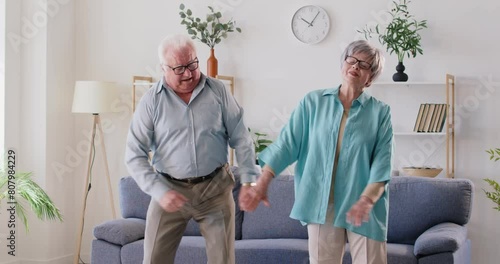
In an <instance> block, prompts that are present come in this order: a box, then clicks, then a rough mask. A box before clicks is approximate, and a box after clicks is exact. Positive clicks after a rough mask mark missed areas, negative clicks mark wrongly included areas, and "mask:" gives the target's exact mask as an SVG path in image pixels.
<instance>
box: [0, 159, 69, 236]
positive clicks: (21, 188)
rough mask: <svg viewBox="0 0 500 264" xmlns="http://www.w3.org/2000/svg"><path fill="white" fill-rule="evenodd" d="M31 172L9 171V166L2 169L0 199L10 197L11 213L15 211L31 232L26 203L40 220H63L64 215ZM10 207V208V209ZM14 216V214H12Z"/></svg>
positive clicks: (0, 174) (0, 173)
mask: <svg viewBox="0 0 500 264" xmlns="http://www.w3.org/2000/svg"><path fill="white" fill-rule="evenodd" d="M31 176H32V173H31V172H15V173H14V174H12V172H9V170H8V169H7V168H2V169H1V171H0V201H2V200H3V199H8V203H9V208H11V206H13V210H12V211H11V213H12V214H13V212H14V211H15V213H16V215H17V217H19V219H20V220H21V222H22V223H23V224H24V227H25V229H26V232H29V225H28V218H27V216H26V209H25V206H26V204H27V205H28V206H30V207H31V211H33V213H34V214H35V216H36V217H37V218H38V219H40V220H42V221H43V220H59V221H63V216H62V214H61V212H60V211H59V209H58V208H57V207H56V206H55V204H54V202H52V200H51V199H50V197H49V196H48V195H47V193H46V192H45V191H44V190H43V189H42V188H41V187H40V186H39V185H38V184H37V183H36V182H35V181H33V179H32V178H31ZM9 208H8V209H9ZM11 218H12V216H11Z"/></svg>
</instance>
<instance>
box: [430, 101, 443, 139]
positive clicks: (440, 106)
mask: <svg viewBox="0 0 500 264" xmlns="http://www.w3.org/2000/svg"><path fill="white" fill-rule="evenodd" d="M443 108H444V104H438V105H437V106H436V115H435V118H434V121H433V122H432V126H431V132H439V130H438V128H439V126H438V124H439V117H440V116H441V112H442V111H443Z"/></svg>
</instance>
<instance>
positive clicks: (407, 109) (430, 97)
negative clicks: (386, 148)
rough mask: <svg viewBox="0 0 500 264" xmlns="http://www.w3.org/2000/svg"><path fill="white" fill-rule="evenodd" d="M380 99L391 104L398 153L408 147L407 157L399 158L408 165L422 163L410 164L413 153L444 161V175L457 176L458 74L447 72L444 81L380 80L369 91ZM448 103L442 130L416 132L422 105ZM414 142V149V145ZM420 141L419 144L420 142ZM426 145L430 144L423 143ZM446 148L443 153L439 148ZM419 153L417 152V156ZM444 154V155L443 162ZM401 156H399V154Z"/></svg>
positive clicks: (429, 159)
mask: <svg viewBox="0 0 500 264" xmlns="http://www.w3.org/2000/svg"><path fill="white" fill-rule="evenodd" d="M366 91H367V92H368V93H370V94H372V95H373V96H375V97H376V98H377V99H379V100H382V101H383V102H385V103H387V104H389V105H390V106H391V115H392V123H393V130H394V137H395V141H396V155H398V146H399V148H400V149H401V148H403V147H406V148H407V149H406V150H405V151H406V152H407V153H409V154H407V156H408V157H407V158H404V157H399V158H400V159H401V160H403V161H402V162H401V163H404V165H405V166H423V165H424V164H408V163H411V162H409V160H411V158H412V157H411V155H413V156H418V155H420V156H422V153H424V157H425V158H424V161H423V163H425V162H429V161H430V162H437V163H441V164H440V166H441V165H442V166H444V167H445V170H443V172H444V173H445V175H444V176H445V177H447V178H454V176H455V162H454V161H455V132H454V126H455V77H454V76H453V75H450V74H447V75H446V78H445V81H444V82H378V83H373V84H372V86H371V87H370V88H368V89H367V90H366ZM423 103H436V104H442V103H446V104H447V105H448V113H447V117H446V123H445V128H444V129H443V130H444V131H443V132H439V133H422V132H413V128H414V125H415V121H416V118H417V113H418V109H419V107H420V104H423ZM412 144H413V145H415V146H416V147H415V146H414V147H413V150H412V149H411V147H410V146H411V145H412ZM419 144H420V145H419ZM423 144H427V145H429V146H430V147H427V149H426V146H422V145H423ZM442 145H443V146H444V145H446V146H445V147H444V152H445V154H444V153H439V152H442V151H440V149H442V148H443V146H442ZM417 154H418V155H417ZM442 156H445V157H446V158H445V161H444V162H439V161H441V160H442ZM396 158H398V157H396Z"/></svg>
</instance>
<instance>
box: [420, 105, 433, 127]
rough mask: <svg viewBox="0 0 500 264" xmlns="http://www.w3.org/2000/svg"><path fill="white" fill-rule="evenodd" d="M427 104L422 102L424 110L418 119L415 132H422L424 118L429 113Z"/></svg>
mask: <svg viewBox="0 0 500 264" xmlns="http://www.w3.org/2000/svg"><path fill="white" fill-rule="evenodd" d="M429 106H430V105H429V104H424V112H423V114H422V119H420V122H419V124H418V130H417V132H424V125H425V120H426V119H427V114H428V113H429Z"/></svg>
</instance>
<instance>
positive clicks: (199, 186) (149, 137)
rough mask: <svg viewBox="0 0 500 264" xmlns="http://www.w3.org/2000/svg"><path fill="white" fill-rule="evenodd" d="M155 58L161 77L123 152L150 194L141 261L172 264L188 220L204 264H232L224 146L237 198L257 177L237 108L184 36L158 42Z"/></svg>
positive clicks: (230, 205)
mask: <svg viewBox="0 0 500 264" xmlns="http://www.w3.org/2000/svg"><path fill="white" fill-rule="evenodd" d="M158 55H159V58H160V62H161V66H162V69H163V72H164V76H163V77H164V78H162V80H160V81H159V82H158V83H157V84H155V85H154V86H153V87H152V88H151V89H149V91H148V92H146V94H145V95H144V96H143V97H142V99H141V102H140V103H139V105H138V107H137V110H136V112H135V113H134V117H133V120H132V123H131V125H130V131H129V134H128V137H127V147H126V155H125V160H126V164H127V167H128V170H129V172H130V173H131V175H132V176H133V177H134V179H135V180H136V182H137V184H138V185H139V187H140V188H141V189H142V190H143V191H144V192H145V193H147V194H149V195H151V197H152V199H151V203H150V206H149V209H148V214H147V218H146V234H145V241H144V262H143V263H144V264H159V263H161V264H165V263H174V259H175V253H176V250H177V248H178V246H179V243H180V241H181V238H182V235H183V233H184V230H185V228H186V225H187V223H188V221H189V220H190V219H191V218H192V219H194V220H195V221H196V222H198V224H199V225H200V229H201V233H202V234H203V236H204V238H205V241H206V249H207V256H208V263H210V264H215V263H219V264H228V263H234V262H235V260H234V236H235V233H234V232H235V231H234V229H235V223H234V210H235V209H234V208H235V204H234V200H233V196H232V189H233V186H234V184H235V179H234V176H233V174H232V173H231V171H230V170H229V167H228V165H227V154H228V151H227V149H228V144H229V145H230V146H231V147H233V148H234V149H235V153H236V158H237V161H238V163H239V166H240V168H241V174H242V176H241V182H242V185H243V187H242V189H241V191H240V192H241V193H240V195H241V196H243V197H245V196H248V195H251V193H252V192H253V190H251V189H252V188H253V187H252V186H254V184H255V177H256V175H257V174H258V171H257V169H256V168H255V166H254V164H253V161H254V156H255V154H254V149H253V144H252V138H251V136H250V134H249V133H248V130H247V128H246V127H245V125H244V124H243V109H242V108H241V107H240V106H239V105H238V104H237V103H236V101H235V99H234V98H233V97H232V95H231V94H229V93H228V91H227V90H226V89H225V87H224V85H223V84H222V83H221V82H219V81H217V80H215V79H212V78H209V77H206V76H205V75H203V74H202V73H201V72H200V70H199V68H198V64H199V61H198V58H197V56H196V50H195V47H194V44H193V42H192V41H191V39H190V38H189V37H186V36H181V35H176V36H169V37H166V38H165V39H164V40H163V41H162V42H161V44H160V46H159V48H158ZM150 150H151V151H152V152H153V153H154V154H153V156H152V159H151V162H150V161H148V152H149V151H150Z"/></svg>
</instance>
